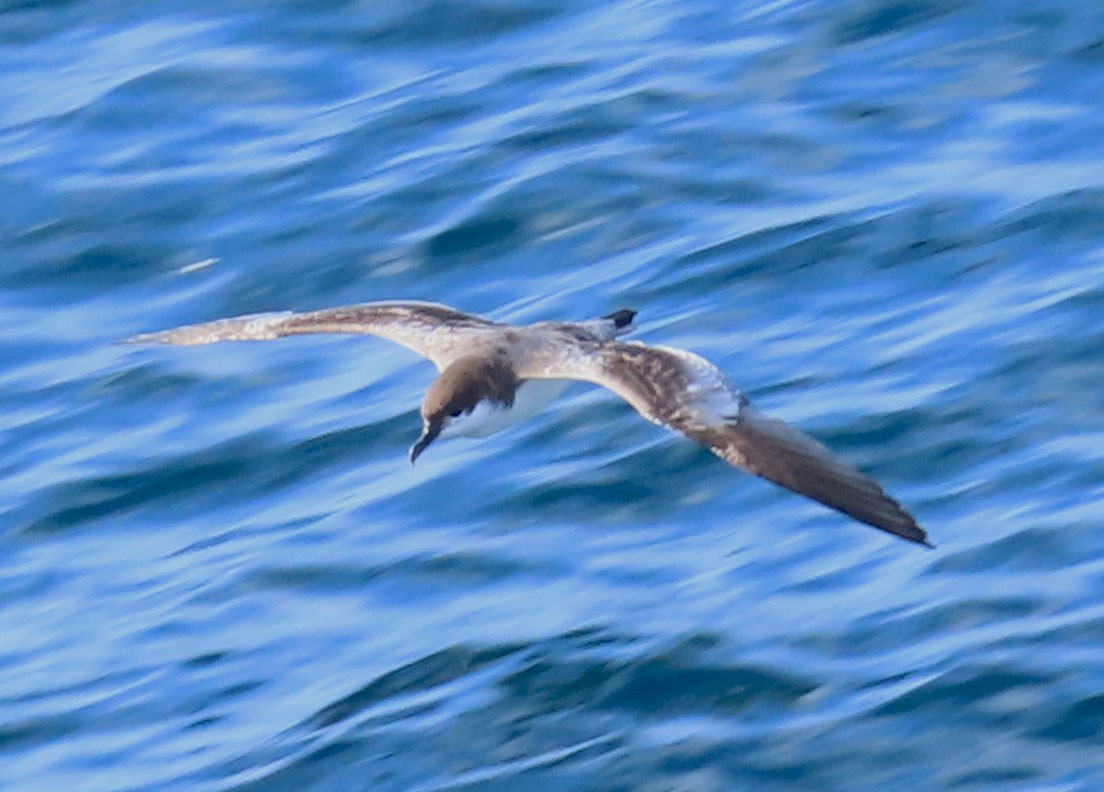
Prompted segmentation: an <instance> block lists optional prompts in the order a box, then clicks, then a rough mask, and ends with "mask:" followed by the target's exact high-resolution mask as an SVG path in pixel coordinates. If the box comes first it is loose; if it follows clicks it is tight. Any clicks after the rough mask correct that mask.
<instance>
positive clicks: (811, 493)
mask: <svg viewBox="0 0 1104 792" xmlns="http://www.w3.org/2000/svg"><path fill="white" fill-rule="evenodd" d="M518 374H519V376H520V377H521V378H522V379H561V378H562V379H578V380H584V381H587V382H592V383H594V384H596V385H601V386H602V387H604V388H608V389H610V390H612V391H613V392H614V393H616V394H618V395H619V396H621V398H623V399H624V400H625V401H627V402H628V403H629V404H630V405H632V406H633V407H634V408H635V409H636V410H637V412H639V413H640V414H641V415H643V416H644V417H645V418H647V419H648V420H649V421H652V422H653V423H657V424H660V425H662V426H666V427H668V428H671V429H675V430H676V431H679V432H681V433H682V434H684V435H686V436H687V437H690V438H692V439H694V440H696V441H698V442H699V443H701V444H703V445H705V446H706V447H707V448H709V450H710V451H712V452H713V453H714V454H716V455H717V456H719V457H720V458H721V459H723V460H725V461H726V462H728V463H729V464H732V465H735V466H736V467H738V468H741V469H743V470H746V471H748V472H749V473H754V474H755V475H757V476H761V477H762V478H765V479H767V480H768V481H771V482H774V483H775V484H778V485H780V486H782V487H785V488H786V489H788V490H791V491H793V492H796V493H798V494H801V495H804V496H806V497H808V498H812V499H813V500H815V501H819V502H820V503H823V504H824V505H825V506H828V507H830V508H832V509H835V510H836V511H840V512H843V513H844V514H846V515H848V516H850V517H853V518H854V519H856V520H858V521H860V522H863V523H866V524H867V525H871V526H873V527H875V528H879V529H881V530H883V531H886V532H888V533H891V534H894V535H896V536H899V537H901V538H902V539H907V540H908V541H910V542H917V543H919V544H924V545H929V542H928V539H927V534H926V533H925V532H924V530H923V529H922V528H921V527H920V526H919V525H917V523H916V520H915V518H913V516H912V515H911V514H909V513H908V512H907V511H905V509H904V508H902V506H901V504H900V503H898V502H897V501H896V500H894V499H893V498H891V497H890V496H889V495H887V494H886V492H885V490H883V489H882V487H881V485H879V484H878V482H877V481H875V480H874V479H872V478H871V477H870V476H867V475H865V474H864V473H861V472H859V471H858V470H856V469H855V468H853V467H851V466H850V465H848V464H847V463H846V462H844V461H843V460H841V459H840V458H839V457H838V456H836V455H835V454H833V453H832V452H831V451H830V450H828V448H826V447H825V446H824V445H822V444H821V443H819V442H817V441H816V440H814V439H813V438H811V437H809V436H808V435H806V434H804V433H802V432H799V431H798V430H797V429H795V428H793V427H792V426H790V425H788V424H786V423H784V422H783V421H780V420H777V419H775V418H771V417H769V416H766V415H764V414H763V413H761V412H759V410H757V409H755V407H753V406H752V405H751V404H750V403H749V402H748V400H747V398H746V397H745V396H744V395H743V394H741V393H740V392H739V391H737V390H735V389H734V388H732V387H730V386H729V385H728V383H727V382H726V380H725V377H724V375H723V374H721V372H720V371H719V370H718V369H717V368H716V367H715V366H714V365H713V364H712V363H710V362H709V361H708V360H705V359H704V358H702V357H699V356H698V355H695V354H692V353H690V352H686V351H684V350H681V349H670V348H666V347H653V346H646V345H644V344H638V343H622V342H619V341H610V342H606V343H600V344H579V343H572V341H571V340H570V339H568V338H566V337H564V338H560V339H559V340H558V341H557V342H555V343H548V344H544V345H541V346H538V347H535V348H534V351H533V354H531V355H530V356H529V363H528V365H526V366H524V367H522V368H521V370H519V372H518ZM929 546H930V545H929Z"/></svg>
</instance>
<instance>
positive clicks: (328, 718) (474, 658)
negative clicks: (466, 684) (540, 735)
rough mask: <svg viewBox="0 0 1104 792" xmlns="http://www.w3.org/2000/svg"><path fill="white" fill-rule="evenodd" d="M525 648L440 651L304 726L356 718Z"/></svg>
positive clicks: (329, 708) (373, 684)
mask: <svg viewBox="0 0 1104 792" xmlns="http://www.w3.org/2000/svg"><path fill="white" fill-rule="evenodd" d="M524 648H525V647H524V646H522V645H510V646H497V647H488V648H484V649H477V648H470V647H464V646H456V647H451V648H449V649H445V650H442V651H440V652H437V653H435V654H433V655H431V656H429V657H425V658H422V659H420V660H417V661H415V662H413V663H411V664H409V665H406V666H404V667H402V668H398V669H395V670H394V671H391V672H389V673H387V674H385V675H384V676H382V677H380V678H379V679H376V680H374V681H373V682H371V683H370V684H368V685H365V686H364V687H362V688H360V689H359V690H357V691H356V692H355V693H352V694H350V695H348V696H346V697H345V698H343V699H341V700H340V701H335V702H334V703H332V704H329V705H327V706H326V707H325V708H323V709H321V710H319V711H318V712H316V713H315V714H314V715H312V716H311V717H310V718H309V719H308V720H307V721H306V723H305V724H304V725H308V726H310V727H311V728H316V729H320V728H325V727H327V726H332V725H333V724H335V723H338V722H339V721H343V720H347V719H349V718H351V717H355V716H358V715H360V714H361V713H364V712H365V711H367V710H369V709H371V707H373V706H374V705H376V704H378V703H380V702H382V701H384V700H386V699H391V698H394V697H396V696H405V695H411V694H414V693H420V692H423V691H426V690H430V689H432V688H437V687H440V686H441V685H445V684H448V683H449V682H452V681H454V680H456V679H459V678H460V677H463V676H467V675H469V674H472V673H474V672H476V671H479V670H480V669H481V668H483V667H484V666H487V665H489V664H492V663H497V662H498V661H500V660H503V659H504V658H507V657H509V656H510V655H513V654H515V653H517V652H520V651H522V650H524Z"/></svg>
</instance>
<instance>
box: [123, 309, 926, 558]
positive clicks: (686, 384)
mask: <svg viewBox="0 0 1104 792" xmlns="http://www.w3.org/2000/svg"><path fill="white" fill-rule="evenodd" d="M635 316H636V311H632V310H628V309H623V310H620V311H615V312H614V313H612V314H610V315H608V316H604V317H602V318H601V319H592V320H590V321H586V322H538V323H536V324H531V325H517V326H515V325H506V324H501V323H498V322H492V321H490V320H488V319H484V318H482V317H480V316H475V315H472V314H467V313H462V312H460V311H456V310H454V309H452V308H449V307H448V306H445V305H439V304H436V303H422V302H407V301H404V302H375V303H365V304H363V305H350V306H343V307H340V308H329V309H325V310H321V311H310V312H304V313H295V312H290V311H287V312H279V313H263V314H251V315H249V316H239V317H235V318H232V319H221V320H218V321H214V322H206V323H204V324H195V325H186V326H184V327H178V328H175V329H172V330H165V331H163V332H159V333H148V334H145V335H140V336H136V337H134V338H131V339H128V341H127V342H126V343H162V344H178V345H191V344H210V343H214V342H216V341H250V340H264V341H267V340H271V339H276V338H281V337H283V336H293V335H304V334H308V333H360V334H365V335H373V336H379V337H380V338H385V339H387V340H389V341H394V342H397V343H399V344H402V345H403V346H406V347H408V348H410V349H412V350H413V351H415V352H417V353H418V354H420V355H423V356H424V357H426V358H428V359H429V360H430V361H431V362H432V363H433V364H434V365H435V366H437V369H438V371H440V376H438V377H437V379H436V380H435V381H434V382H433V384H432V385H430V387H429V390H428V391H426V395H425V399H423V401H422V408H421V415H422V434H421V436H420V437H419V438H418V440H417V442H415V443H414V445H413V446H412V447H411V449H410V461H411V462H414V460H416V459H417V458H418V456H419V455H420V454H421V453H422V452H423V451H425V449H426V448H427V447H428V446H429V445H430V443H432V442H433V441H434V440H436V439H438V438H446V437H454V436H467V437H483V436H486V435H490V434H493V433H495V432H498V431H500V430H502V429H506V428H507V427H510V426H513V425H515V424H517V423H519V422H521V421H523V420H525V419H526V418H529V417H531V416H533V415H535V414H536V413H537V412H539V411H540V410H541V409H543V408H544V407H545V406H546V405H547V404H548V403H549V402H550V401H551V400H552V399H554V398H555V397H556V396H557V395H558V394H559V393H560V392H561V391H562V390H563V389H564V388H565V387H566V386H567V385H568V384H569V383H570V382H571V381H576V380H582V381H585V382H591V383H594V384H596V385H601V386H602V387H604V388H608V389H609V390H611V391H613V392H614V393H616V394H617V395H618V396H620V397H621V398H622V399H624V400H625V401H626V402H628V403H629V404H630V405H631V406H632V407H634V408H635V409H636V411H637V412H639V413H640V414H641V415H642V416H644V417H645V418H647V419H648V420H649V421H652V422H653V423H656V424H659V425H660V426H665V427H667V428H669V429H673V430H675V431H677V432H681V433H682V434H684V435H686V436H687V437H689V438H691V439H692V440H696V441H697V442H699V443H701V444H702V445H704V446H705V447H706V448H708V449H709V450H710V451H712V452H713V453H714V454H716V455H717V456H718V457H720V458H721V459H723V460H725V461H726V462H728V463H730V464H732V465H735V466H736V467H738V468H741V469H743V470H746V471H748V472H750V473H754V474H755V475H757V476H761V477H762V478H765V479H767V480H768V481H772V482H774V483H775V484H778V485H780V486H782V487H785V488H786V489H789V490H792V491H793V492H796V493H799V494H801V495H804V496H806V497H808V498H812V499H813V500H815V501H819V502H820V503H822V504H824V505H825V506H828V507H830V508H832V509H835V510H837V511H839V512H842V513H844V514H846V515H848V516H850V517H853V518H854V519H856V520H858V521H859V522H863V523H866V524H867V525H871V526H873V527H875V528H880V529H881V530H883V531H886V532H888V533H891V534H895V535H896V536H899V537H901V538H902V539H907V540H908V541H911V542H916V543H918V544H922V545H926V546H928V547H932V546H933V545H931V543H930V542H929V541H928V538H927V534H926V533H925V532H924V530H923V529H922V528H921V527H920V526H919V525H917V523H916V519H915V518H914V517H913V516H912V515H911V514H909V513H908V512H907V511H905V509H904V508H902V506H901V504H899V503H898V502H897V501H896V500H894V499H893V498H891V497H890V496H889V495H887V494H886V493H885V491H884V490H883V489H882V487H881V486H880V485H879V484H878V482H876V481H875V480H874V479H872V478H871V477H869V476H867V475H865V474H863V473H861V472H859V471H858V470H856V469H855V468H853V467H851V466H850V465H848V464H847V463H845V462H843V461H842V460H841V459H840V458H839V457H837V456H836V455H835V454H833V453H832V452H831V451H829V450H828V449H827V448H826V447H825V446H824V445H822V444H821V443H819V442H817V441H816V440H814V439H812V438H811V437H809V436H808V435H805V434H803V433H802V432H799V431H798V430H796V429H794V428H793V427H792V426H790V425H788V424H786V423H784V422H783V421H780V420H778V419H775V418H771V417H769V416H766V415H764V414H763V413H761V412H759V410H757V409H756V408H755V407H754V406H752V405H751V404H750V403H749V402H748V399H747V397H745V396H744V395H743V394H742V393H740V391H739V390H737V389H735V388H733V387H731V386H730V385H729V384H728V382H727V381H726V380H725V377H724V375H723V374H722V373H721V372H720V370H719V369H717V367H716V366H714V365H713V364H712V363H710V362H709V361H708V360H706V359H705V358H702V357H699V356H698V355H695V354H694V353H692V352H687V351H685V350H682V349H673V348H670V347H662V346H650V345H647V344H642V343H639V342H624V341H618V340H617V337H618V336H621V335H624V334H625V333H628V332H629V331H631V330H632V329H633V318H634V317H635Z"/></svg>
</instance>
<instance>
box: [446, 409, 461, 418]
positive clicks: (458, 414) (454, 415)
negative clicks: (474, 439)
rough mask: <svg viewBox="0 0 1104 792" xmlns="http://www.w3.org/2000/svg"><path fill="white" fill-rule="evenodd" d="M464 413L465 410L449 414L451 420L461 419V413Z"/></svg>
mask: <svg viewBox="0 0 1104 792" xmlns="http://www.w3.org/2000/svg"><path fill="white" fill-rule="evenodd" d="M463 412H464V411H463V410H453V411H452V412H450V413H449V418H459V417H460V415H461V413H463Z"/></svg>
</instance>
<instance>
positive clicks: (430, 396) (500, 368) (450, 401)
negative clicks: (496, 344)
mask: <svg viewBox="0 0 1104 792" xmlns="http://www.w3.org/2000/svg"><path fill="white" fill-rule="evenodd" d="M517 386H518V382H517V378H516V376H515V375H514V371H513V369H512V368H511V367H510V366H509V365H507V363H506V362H505V361H503V360H500V359H498V358H497V357H482V356H472V357H464V358H460V359H459V360H457V361H456V362H454V363H453V364H452V365H451V366H449V367H448V368H446V369H445V370H444V371H442V372H441V376H439V377H438V378H437V379H436V380H434V382H433V384H432V385H430V386H429V390H427V391H426V395H425V399H423V400H422V409H421V414H422V434H421V437H419V438H418V440H417V442H416V443H414V445H412V446H411V447H410V463H411V464H414V461H415V460H416V459H417V458H418V457H419V456H420V455H421V453H422V452H423V451H425V450H426V448H428V447H429V444H430V443H432V442H433V441H434V440H436V439H437V438H438V437H442V436H443V437H451V436H453V435H460V434H463V429H462V424H463V422H464V418H465V417H466V416H470V415H471V414H472V413H473V412H474V411H475V408H476V407H478V406H479V405H480V404H481V403H482V402H484V401H486V402H490V403H491V404H493V405H494V406H496V407H509V406H511V405H512V404H513V402H514V394H515V393H516V391H517Z"/></svg>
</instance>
